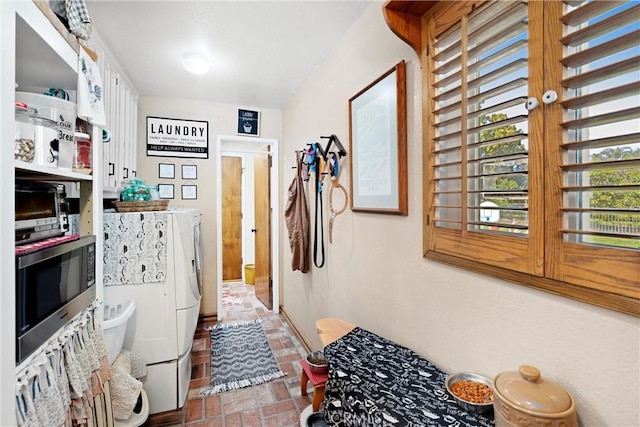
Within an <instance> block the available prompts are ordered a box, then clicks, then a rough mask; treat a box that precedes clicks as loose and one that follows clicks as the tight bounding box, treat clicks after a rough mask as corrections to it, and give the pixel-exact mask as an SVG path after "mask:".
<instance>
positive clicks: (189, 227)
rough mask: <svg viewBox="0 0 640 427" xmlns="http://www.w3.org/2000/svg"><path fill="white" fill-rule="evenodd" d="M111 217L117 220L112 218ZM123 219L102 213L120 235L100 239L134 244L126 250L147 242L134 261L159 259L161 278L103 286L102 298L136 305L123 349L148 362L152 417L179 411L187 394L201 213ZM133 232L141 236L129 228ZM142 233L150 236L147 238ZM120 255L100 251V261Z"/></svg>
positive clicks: (173, 212)
mask: <svg viewBox="0 0 640 427" xmlns="http://www.w3.org/2000/svg"><path fill="white" fill-rule="evenodd" d="M110 215H117V217H115V218H111V217H110ZM128 215H132V214H121V213H120V214H117V213H109V214H107V213H105V223H106V224H112V223H113V224H117V227H110V229H109V232H111V233H112V234H113V233H122V235H120V236H117V235H113V236H110V238H109V239H105V240H106V241H110V242H111V243H110V244H113V241H114V240H117V239H118V238H121V239H125V240H126V239H129V240H136V243H130V245H131V244H134V245H136V246H138V243H137V240H140V239H141V240H143V241H145V240H147V239H152V241H151V242H146V243H143V244H142V245H139V246H140V247H143V248H146V251H147V253H144V254H140V255H139V256H140V258H141V260H148V259H153V258H156V257H162V256H163V255H164V257H165V258H166V277H165V279H164V280H162V281H157V282H154V281H153V280H151V282H150V283H121V284H117V285H114V286H105V298H112V297H129V298H133V299H134V300H135V302H136V307H137V310H136V313H135V315H134V316H135V318H134V319H133V321H132V322H130V327H129V328H127V334H126V337H125V345H127V348H129V349H131V351H132V352H134V353H135V354H137V355H139V356H140V357H142V358H143V359H144V360H146V362H147V371H148V374H147V378H146V379H143V382H144V383H145V390H146V391H147V394H148V397H149V406H150V413H151V414H155V413H158V412H165V411H171V410H175V409H178V408H181V407H183V406H184V404H185V402H186V399H187V394H188V391H189V382H190V380H191V346H192V344H193V336H194V333H195V329H196V326H197V323H198V316H199V312H200V300H201V291H200V290H201V284H200V280H199V278H200V277H201V272H200V266H201V265H202V262H201V259H200V258H199V256H200V254H201V253H202V251H201V248H200V233H199V231H200V212H199V211H198V210H196V209H186V208H173V209H170V210H169V211H167V212H165V213H157V214H155V215H154V216H151V215H149V214H147V215H139V214H137V215H136V214H133V216H131V217H130V216H128ZM163 215H164V218H165V221H166V231H165V233H166V235H165V236H166V237H162V236H163V230H165V228H162V227H161V225H159V224H158V223H160V222H161V219H162V218H163ZM158 218H160V219H158ZM138 223H139V224H138ZM123 224H128V225H126V226H123ZM135 227H140V230H142V231H140V230H132V229H131V228H135ZM145 230H154V232H153V233H150V234H151V236H148V235H147V234H145V233H146V231H145ZM105 233H106V231H105ZM133 236H135V237H133ZM165 239H166V240H165ZM165 245H166V253H165V251H164V249H163V248H164V247H165ZM156 248H157V249H156ZM116 249H117V248H116ZM122 252H127V250H124V251H118V250H114V248H111V250H109V251H107V247H106V246H105V262H107V257H109V256H111V257H113V256H116V257H122V255H119V254H120V253H122ZM130 252H131V251H128V253H130ZM149 252H150V253H149ZM129 261H130V260H129ZM141 262H145V261H141ZM112 264H114V263H113V262H112ZM115 264H117V265H119V266H120V265H121V264H122V262H121V260H119V262H117V263H115ZM106 265H107V264H105V266H106ZM119 268H121V267H119ZM152 269H153V271H154V273H155V275H156V276H158V277H162V274H158V273H157V271H156V270H159V268H156V267H154V268H152ZM147 276H148V275H147ZM145 277H146V276H145ZM123 281H126V280H123Z"/></svg>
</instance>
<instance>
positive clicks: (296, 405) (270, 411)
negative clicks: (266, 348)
mask: <svg viewBox="0 0 640 427" xmlns="http://www.w3.org/2000/svg"><path fill="white" fill-rule="evenodd" d="M223 304H224V305H225V309H226V313H227V316H226V318H225V319H224V322H235V321H240V320H253V319H258V318H259V319H262V325H263V327H264V329H265V332H266V333H267V337H268V338H269V344H270V345H271V348H272V349H273V352H274V355H275V357H276V360H277V362H278V364H279V366H280V369H281V370H282V371H283V372H285V373H286V374H287V375H286V376H285V377H283V378H279V379H277V380H273V381H270V382H267V383H265V384H260V385H257V386H252V387H246V388H243V389H239V390H232V391H228V392H224V393H220V394H217V395H213V396H202V395H201V394H200V392H201V391H202V390H203V389H205V388H206V387H208V386H209V384H210V367H209V360H210V359H209V350H210V347H211V344H210V340H209V332H208V331H207V330H206V329H205V328H206V327H207V326H211V325H212V324H214V323H215V321H214V322H207V321H203V322H200V324H198V328H197V330H196V333H195V338H194V342H193V349H192V352H191V363H192V365H193V369H192V373H191V384H190V386H189V395H188V397H187V403H186V405H185V406H184V408H182V409H181V410H177V411H170V412H164V413H161V414H153V415H151V416H150V417H149V419H148V420H147V422H146V423H145V424H144V426H147V427H155V426H164V427H170V426H185V427H299V426H300V413H301V412H302V411H303V410H304V409H305V408H306V407H307V406H309V405H310V404H311V399H312V398H313V386H312V385H311V383H309V386H308V395H307V396H301V394H300V371H301V368H300V364H299V362H298V361H299V360H300V359H302V358H303V357H305V356H306V354H307V351H306V350H305V348H304V347H303V346H302V344H301V343H300V341H299V340H298V339H297V337H296V336H295V334H294V333H293V331H292V330H291V329H290V328H289V325H288V324H287V322H286V320H285V318H284V317H283V316H281V315H279V314H274V313H273V312H272V311H270V310H267V309H266V308H265V307H264V305H262V303H260V301H259V300H258V299H257V298H256V297H255V293H254V291H253V286H251V285H246V284H244V283H241V282H233V283H226V284H225V285H224V287H223Z"/></svg>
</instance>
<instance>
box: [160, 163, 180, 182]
mask: <svg viewBox="0 0 640 427" xmlns="http://www.w3.org/2000/svg"><path fill="white" fill-rule="evenodd" d="M175 177H176V165H174V164H173V163H159V164H158V178H161V179H173V178H175Z"/></svg>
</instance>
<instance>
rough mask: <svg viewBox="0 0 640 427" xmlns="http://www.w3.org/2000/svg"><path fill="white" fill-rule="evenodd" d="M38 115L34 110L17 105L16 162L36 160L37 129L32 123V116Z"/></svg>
mask: <svg viewBox="0 0 640 427" xmlns="http://www.w3.org/2000/svg"><path fill="white" fill-rule="evenodd" d="M35 113H36V110H35V109H33V108H27V107H20V106H17V105H16V129H15V137H14V140H15V150H14V157H15V159H16V160H20V161H23V162H29V163H31V162H33V159H35V158H36V129H35V127H34V126H33V123H32V122H31V116H32V115H34V114H35Z"/></svg>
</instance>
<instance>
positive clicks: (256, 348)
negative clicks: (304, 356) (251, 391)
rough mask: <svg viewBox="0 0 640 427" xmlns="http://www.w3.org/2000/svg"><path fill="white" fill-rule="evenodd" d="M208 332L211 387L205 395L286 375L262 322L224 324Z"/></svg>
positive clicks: (203, 393)
mask: <svg viewBox="0 0 640 427" xmlns="http://www.w3.org/2000/svg"><path fill="white" fill-rule="evenodd" d="M209 332H210V335H211V387H208V388H207V389H205V390H203V391H202V393H201V394H202V395H211V394H217V393H222V392H224V391H228V390H235V389H239V388H243V387H249V386H252V385H257V384H262V383H265V382H267V381H272V380H275V379H277V378H281V377H284V376H285V375H286V374H285V373H284V372H282V371H281V370H280V368H279V367H278V363H277V362H276V359H275V356H274V355H273V351H272V350H271V347H270V346H269V340H268V339H267V334H266V333H265V332H264V329H263V328H262V321H261V320H252V321H247V322H236V323H223V324H219V325H215V326H213V327H211V329H210V331H209Z"/></svg>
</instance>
